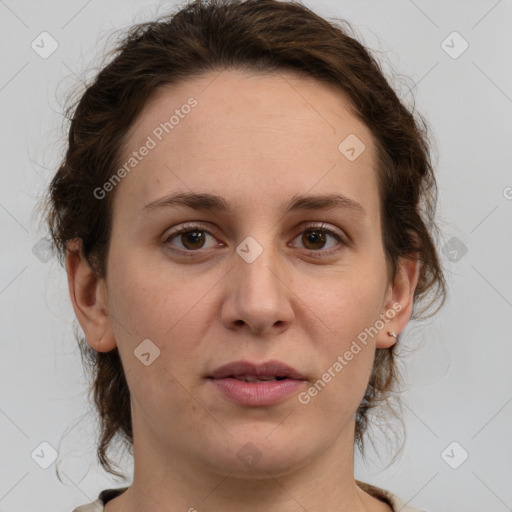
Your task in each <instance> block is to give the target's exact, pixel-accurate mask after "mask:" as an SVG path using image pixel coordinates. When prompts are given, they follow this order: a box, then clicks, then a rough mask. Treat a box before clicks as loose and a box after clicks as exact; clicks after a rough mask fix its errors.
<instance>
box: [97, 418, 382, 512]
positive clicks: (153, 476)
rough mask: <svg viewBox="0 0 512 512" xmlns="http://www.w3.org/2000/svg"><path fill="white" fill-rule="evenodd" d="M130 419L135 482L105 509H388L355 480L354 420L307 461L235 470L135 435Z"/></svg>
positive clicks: (153, 511)
mask: <svg viewBox="0 0 512 512" xmlns="http://www.w3.org/2000/svg"><path fill="white" fill-rule="evenodd" d="M133 419H134V423H133V427H134V439H135V442H134V478H133V484H132V485H131V486H130V488H129V489H128V490H127V491H126V492H125V493H123V494H122V495H121V496H119V497H118V498H115V499H114V500H112V501H110V502H109V503H108V504H107V506H106V507H105V511H106V512H117V510H122V511H123V512H135V511H140V510H144V511H145V512H157V511H158V512H177V511H188V512H195V511H197V512H209V511H211V512H213V511H218V510H236V511H237V512H268V510H272V511H275V512H291V511H294V512H295V511H297V510H307V511H308V512H320V511H325V510H330V511H336V512H363V511H367V510H389V508H379V507H375V503H374V502H375V501H376V500H375V499H374V498H371V497H370V496H369V495H368V494H366V493H364V492H363V491H362V490H361V489H359V487H357V485H356V483H355V480H354V463H353V457H354V448H353V424H351V425H349V427H350V428H347V429H345V431H343V432H340V434H339V436H338V438H337V439H335V440H334V443H330V444H329V445H328V446H326V449H325V450H324V451H323V452H322V453H319V454H316V456H315V457H314V458H311V460H307V461H306V460H303V461H294V463H293V464H289V463H288V464H287V463H286V461H284V463H283V464H282V466H280V464H279V461H278V462H276V461H272V463H269V462H266V463H265V461H264V459H261V461H260V463H259V464H258V469H257V470H256V468H254V469H252V470H250V471H246V472H238V471H237V472H235V471H233V470H232V469H231V470H230V468H225V469H224V470H222V468H218V467H215V466H213V465H212V466H206V465H205V461H204V460H202V461H200V460H195V459H194V457H191V456H190V454H189V453H185V452H182V451H180V449H179V447H173V449H172V451H171V450H169V451H166V450H165V449H164V448H163V447H162V446H161V444H160V443H158V442H157V441H158V440H157V437H156V436H152V435H151V432H148V431H144V435H137V434H142V432H139V428H138V427H139V425H138V422H136V421H135V420H136V415H135V416H134V417H133ZM290 467H291V468H292V469H290ZM372 502H373V504H372ZM379 503H381V502H379ZM369 505H370V506H369ZM372 506H373V507H374V508H372Z"/></svg>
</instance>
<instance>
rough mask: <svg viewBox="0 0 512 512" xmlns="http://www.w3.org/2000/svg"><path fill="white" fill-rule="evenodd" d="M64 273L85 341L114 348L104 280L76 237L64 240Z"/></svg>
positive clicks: (104, 349) (100, 347) (102, 348)
mask: <svg viewBox="0 0 512 512" xmlns="http://www.w3.org/2000/svg"><path fill="white" fill-rule="evenodd" d="M66 273H67V276H68V287H69V295H70V298H71V302H72V304H73V309H74V310H75V315H76V317H77V319H78V322H79V323H80V326H81V327H82V330H83V331H84V334H85V338H86V340H87V343H88V345H89V346H90V347H91V348H93V349H94V350H96V351H97V352H108V351H110V350H112V349H114V348H115V347H116V346H117V343H116V340H115V337H114V334H113V331H112V328H111V322H110V317H109V315H108V311H107V293H106V284H105V280H104V279H101V278H99V277H98V276H97V274H96V272H95V271H94V270H93V269H92V268H91V266H90V265H89V262H88V261H87V260H86V258H85V256H84V255H83V251H82V240H81V239H79V238H75V239H73V240H71V241H70V242H68V244H67V247H66Z"/></svg>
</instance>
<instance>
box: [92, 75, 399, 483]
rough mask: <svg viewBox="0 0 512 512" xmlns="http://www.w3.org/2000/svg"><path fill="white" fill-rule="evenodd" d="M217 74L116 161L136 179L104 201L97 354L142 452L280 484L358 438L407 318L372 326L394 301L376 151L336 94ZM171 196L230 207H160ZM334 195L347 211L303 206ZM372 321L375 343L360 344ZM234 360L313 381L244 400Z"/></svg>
mask: <svg viewBox="0 0 512 512" xmlns="http://www.w3.org/2000/svg"><path fill="white" fill-rule="evenodd" d="M217 75H218V73H208V74H205V75H202V76H201V77H199V78H196V79H194V80H189V81H187V82H184V83H182V84H180V85H174V86H172V87H166V88H164V89H161V90H160V91H158V93H157V94H156V95H155V96H154V97H153V98H152V99H151V101H150V102H149V103H148V104H147V105H146V107H145V109H144V111H143V112H142V114H141V115H140V117H139V119H138V120H137V122H136V123H134V125H133V126H132V127H131V130H130V133H129V137H128V139H127V142H126V144H125V147H124V150H123V154H122V157H121V160H122V162H121V165H124V164H127V166H126V169H130V170H129V172H126V173H123V174H125V176H124V177H123V179H122V180H121V182H120V183H119V184H118V185H117V186H116V188H115V191H113V192H112V191H111V192H109V193H114V192H115V197H114V203H113V229H112V235H111V240H110V246H109V253H108V262H107V277H106V281H105V282H104V283H103V284H104V288H103V290H104V297H103V298H102V300H103V301H104V304H105V306H106V308H107V309H108V326H107V327H106V331H107V332H106V334H105V335H104V337H103V339H104V340H110V341H105V342H104V344H103V345H102V346H101V349H102V350H107V349H112V348H113V347H114V346H116V345H117V346H118V348H119V352H120V356H121V359H122V364H123V367H124V368H125V372H126V376H127V381H128V385H129V388H130V393H131V403H132V416H133V422H134V432H135V436H136V439H137V437H138V438H139V439H140V442H141V443H142V442H144V443H148V445H149V444H150V445H151V446H153V448H155V450H156V448H157V447H158V450H157V451H160V452H161V453H172V454H174V455H175V460H180V459H182V460H187V461H189V463H192V462H196V463H197V464H200V465H201V467H207V468H210V469H211V470H212V471H214V472H216V473H218V474H224V475H227V474H228V473H231V472H232V471H233V470H234V469H236V470H237V471H239V472H240V474H244V472H247V474H249V472H252V474H253V473H254V471H256V470H260V469H261V470H262V471H270V472H274V473H273V474H277V473H279V472H285V471H286V468H289V467H291V466H294V465H295V466H300V465H303V464H305V463H306V462H307V461H310V460H313V459H314V458H315V457H317V456H319V455H321V454H323V453H325V452H327V451H328V450H331V449H333V448H335V447H337V446H338V447H339V446H341V443H345V444H344V446H346V444H347V443H349V442H350V443H352V442H353V434H354V432H353V428H354V417H355V412H356V409H357V407H358V405H359V403H360V402H361V399H362V397H363V394H364V391H365V389H366V387H367V383H368V379H369V376H370V371H371V367H372V363H373V358H374V354H375V349H376V348H378V347H381V348H383V347H384V346H389V345H390V344H391V343H389V344H388V345H386V343H388V342H387V341H384V340H385V339H387V338H389V336H388V335H387V334H385V333H386V330H395V331H396V330H397V328H396V327H395V328H394V329H393V328H390V326H391V325H393V322H394V321H396V318H398V316H397V317H396V318H395V319H394V320H392V321H390V323H389V324H387V325H386V327H384V329H382V322H380V323H379V322H378V321H379V319H380V320H382V318H383V315H386V314H387V312H388V310H390V309H392V305H393V304H396V294H394V293H393V286H392V284H389V282H388V275H387V272H386V262H385V255H384V250H383V245H382V240H381V230H380V202H379V192H378V188H377V175H376V168H375V162H376V153H375V147H374V144H373V141H372V135H371V132H370V131H369V129H368V128H367V127H366V126H365V125H363V124H362V123H361V122H360V121H359V120H358V119H356V117H355V116H354V115H352V114H351V113H350V112H349V110H348V108H347V103H346V100H345V99H344V98H343V96H342V95H341V94H340V93H339V92H338V91H335V90H333V89H331V88H329V87H328V86H326V85H322V84H321V83H318V82H316V81H314V80H308V79H305V78H301V77H298V76H294V75H293V74H288V73H282V74H267V75H261V74H260V75H256V74H248V73H242V72H235V71H223V72H222V73H220V75H218V76H217ZM190 98H193V100H191V99H190ZM194 102H195V103H194ZM185 105H189V107H184V106H185ZM173 114H174V116H175V117H174V118H173V119H172V120H171V121H170V124H169V120H170V118H171V116H172V115H173ZM166 122H168V125H165V123H166ZM161 123H162V124H161ZM351 134H353V135H352V137H354V136H355V137H357V139H354V138H351V139H348V141H351V142H352V144H349V147H348V149H347V146H343V145H342V149H341V150H340V149H339V145H340V143H341V142H342V141H344V139H346V138H347V137H348V136H349V135H351ZM354 140H355V141H356V142H357V140H359V141H360V142H362V143H363V144H364V150H363V151H362V152H361V148H362V146H360V145H357V144H360V142H357V144H356V145H355V143H354ZM144 146H145V147H146V148H148V149H147V150H143V149H141V148H142V147H144ZM350 146H353V147H354V148H355V151H351V150H350ZM133 152H136V154H135V155H134V153H133ZM358 153H360V154H359V156H357V154H358ZM354 155H356V156H357V158H355V159H354ZM131 157H133V158H135V159H136V163H135V160H132V161H130V158H131ZM349 157H350V158H349ZM130 162H131V163H130ZM177 194H189V198H190V197H191V196H192V195H193V194H209V195H212V196H217V197H218V199H217V201H209V202H207V201H203V202H202V203H200V202H198V201H195V204H188V205H184V204H181V203H180V202H172V201H167V202H166V201H164V200H163V199H164V198H167V199H169V198H170V197H171V196H175V195H177ZM333 194H337V195H338V199H340V198H344V199H341V200H339V201H338V202H337V203H335V204H331V203H329V205H328V206H326V203H325V204H322V202H321V201H309V202H308V201H306V200H300V198H302V196H304V197H310V196H315V198H317V197H316V196H318V197H327V196H332V195H333ZM182 197H183V196H182ZM219 198H220V199H219ZM203 199H204V198H203ZM331 199H332V197H331ZM218 203H222V204H223V205H224V206H225V208H220V206H221V204H218ZM212 206H215V207H216V208H212ZM180 230H182V231H183V232H181V233H178V231H180ZM395 311H396V310H395ZM376 322H377V327H380V329H378V330H379V334H378V335H375V334H372V335H370V336H368V335H367V336H366V341H365V342H362V341H361V340H362V339H363V338H364V335H362V333H364V332H367V333H368V329H371V328H372V327H373V329H374V331H371V332H373V333H374V332H375V325H376ZM365 329H366V331H365ZM91 338H92V336H91V337H88V341H89V342H90V344H91V346H92V340H91ZM144 340H146V341H145V342H144V344H142V345H141V343H142V342H143V341H144ZM147 340H149V341H147ZM390 341H394V340H392V339H391V340H390ZM354 343H355V345H354ZM356 346H357V347H358V348H359V351H357V348H355V347H356ZM95 348H98V346H97V345H96V346H95ZM348 352H351V353H352V356H350V355H349V354H348ZM141 353H145V354H146V355H144V356H142V357H141ZM141 359H142V361H141ZM240 360H244V361H250V362H253V363H256V364H258V363H262V362H267V361H270V360H274V361H276V360H277V361H280V362H283V363H285V364H287V365H288V366H290V367H292V368H294V369H295V370H297V371H298V372H300V374H301V375H302V377H303V380H299V381H295V382H293V384H294V386H292V387H290V391H289V393H288V394H284V395H282V396H281V395H279V396H280V398H278V399H277V400H274V401H273V402H272V403H263V404H261V403H260V404H256V403H255V402H250V403H249V402H243V401H242V402H239V401H236V400H235V399H233V398H232V397H231V398H230V397H228V396H227V395H226V394H224V393H223V392H222V391H221V388H220V387H219V386H218V385H217V384H216V383H214V382H213V381H214V379H211V378H209V377H211V376H212V374H213V373H214V371H215V370H216V369H217V368H219V367H220V366H222V365H225V364H226V363H230V362H234V361H240ZM342 361H343V362H342ZM326 374H329V375H330V379H329V375H328V376H327V377H326V376H325V375H326ZM319 380H320V381H321V382H323V384H319ZM290 381H291V379H290ZM315 383H316V388H315ZM254 385H256V384H254ZM257 385H259V384H257ZM272 385H273V384H272ZM235 386H236V385H235ZM314 389H316V393H315V391H314ZM248 400H249V401H250V399H248ZM143 439H144V441H143ZM136 442H137V441H136ZM244 454H248V455H252V456H255V457H256V459H257V458H259V459H260V460H259V462H258V465H257V468H255V467H251V465H250V464H248V463H247V460H248V459H247V458H246V457H245V458H244ZM253 459H254V457H253ZM190 461H192V462H190Z"/></svg>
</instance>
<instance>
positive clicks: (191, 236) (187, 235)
mask: <svg viewBox="0 0 512 512" xmlns="http://www.w3.org/2000/svg"><path fill="white" fill-rule="evenodd" d="M208 237H211V238H212V239H214V240H215V238H214V236H213V235H212V234H211V233H210V232H209V231H207V230H206V228H205V226H202V225H200V224H184V225H182V226H181V227H180V228H178V229H177V230H175V231H173V232H172V233H171V234H170V235H169V236H166V237H165V238H164V240H163V242H164V244H166V245H167V244H168V245H171V246H174V247H175V245H173V244H172V243H171V242H172V241H174V240H176V241H177V242H179V243H180V244H181V246H180V245H178V249H179V250H178V251H177V252H181V253H182V254H184V255H186V256H189V255H190V254H187V253H191V252H198V251H199V250H201V249H208V248H209V247H207V246H205V244H206V240H207V238H208Z"/></svg>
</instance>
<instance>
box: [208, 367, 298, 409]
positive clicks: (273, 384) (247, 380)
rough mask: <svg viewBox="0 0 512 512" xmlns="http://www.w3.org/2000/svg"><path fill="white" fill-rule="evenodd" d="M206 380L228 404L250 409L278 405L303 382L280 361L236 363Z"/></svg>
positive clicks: (216, 371)
mask: <svg viewBox="0 0 512 512" xmlns="http://www.w3.org/2000/svg"><path fill="white" fill-rule="evenodd" d="M207 378H208V379H209V380H210V382H211V383H212V384H213V387H214V389H216V391H218V392H220V394H221V395H222V396H223V397H224V398H227V399H228V400H229V401H230V402H234V403H237V404H239V405H246V406H253V407H255V406H269V405H273V404H276V403H278V402H281V401H283V400H284V399H285V398H287V397H289V396H290V395H291V394H293V393H296V392H297V391H298V390H299V389H301V388H302V387H303V386H304V384H305V381H306V378H305V377H304V376H303V375H302V374H301V373H300V372H298V371H297V370H295V369H294V368H292V367H291V366H288V365H286V364H284V363H282V362H280V361H269V362H266V363H260V364H257V363H252V362H249V361H236V362H233V363H228V364H226V365H223V366H221V367H220V368H217V370H215V371H214V372H213V373H212V374H211V375H208V377H207Z"/></svg>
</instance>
